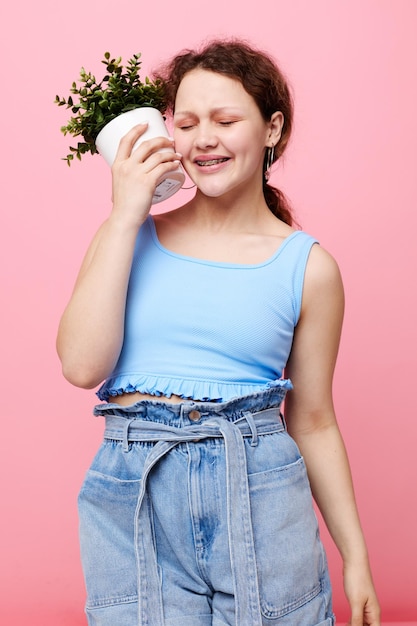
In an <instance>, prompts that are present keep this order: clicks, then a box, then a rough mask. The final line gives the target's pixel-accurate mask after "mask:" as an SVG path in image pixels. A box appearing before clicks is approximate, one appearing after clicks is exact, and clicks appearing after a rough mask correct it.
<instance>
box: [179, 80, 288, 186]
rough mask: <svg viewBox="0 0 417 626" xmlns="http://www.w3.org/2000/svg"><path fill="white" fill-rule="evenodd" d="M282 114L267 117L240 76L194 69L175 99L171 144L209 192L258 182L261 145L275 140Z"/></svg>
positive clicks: (183, 82)
mask: <svg viewBox="0 0 417 626" xmlns="http://www.w3.org/2000/svg"><path fill="white" fill-rule="evenodd" d="M281 127H282V114H281V113H276V114H274V115H273V116H272V118H271V121H270V122H268V123H267V122H265V120H264V119H263V117H262V116H261V113H260V111H259V109H258V107H257V105H256V103H255V101H254V99H253V98H252V96H250V95H249V94H248V93H247V92H246V91H245V89H244V88H243V86H242V84H241V83H240V81H238V80H235V79H233V78H229V77H227V76H224V75H222V74H217V73H215V72H211V71H207V70H201V69H196V70H192V71H191V72H189V73H188V74H186V75H185V76H184V78H183V80H182V81H181V83H180V86H179V88H178V92H177V97H176V100H175V113H174V139H175V149H176V150H177V151H178V152H180V153H181V154H182V155H183V159H182V164H183V166H184V167H185V169H186V171H187V173H188V175H189V176H190V178H191V179H192V180H193V181H194V183H195V184H196V185H197V187H198V188H199V190H200V191H201V192H202V193H204V194H205V195H206V196H209V197H220V196H222V195H224V194H225V193H228V192H231V191H233V190H234V191H236V192H237V191H242V190H247V189H249V190H251V189H255V188H258V187H259V186H262V166H263V160H264V154H265V147H266V146H270V145H272V143H273V144H276V143H277V142H278V140H279V136H280V132H281Z"/></svg>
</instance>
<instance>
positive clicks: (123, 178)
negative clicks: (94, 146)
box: [112, 124, 181, 227]
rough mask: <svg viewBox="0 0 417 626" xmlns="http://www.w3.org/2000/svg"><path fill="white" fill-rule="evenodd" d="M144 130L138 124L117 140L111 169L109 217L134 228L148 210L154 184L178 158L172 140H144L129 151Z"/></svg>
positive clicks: (139, 224)
mask: <svg viewBox="0 0 417 626" xmlns="http://www.w3.org/2000/svg"><path fill="white" fill-rule="evenodd" d="M146 129H147V124H139V125H138V126H135V127H134V128H132V130H131V131H129V132H128V133H127V134H126V135H125V136H124V137H123V138H122V139H121V141H120V144H119V149H118V151H117V154H116V158H115V161H114V163H113V166H112V176H113V214H117V215H119V216H122V217H123V219H126V220H127V221H129V222H131V223H132V224H133V225H135V226H137V227H140V226H141V224H142V223H143V222H144V221H145V219H146V217H147V215H148V213H149V211H150V208H151V205H152V197H153V194H154V192H155V189H156V187H157V185H158V184H159V183H160V182H161V181H162V180H163V178H164V176H165V175H166V173H167V172H169V171H173V170H175V169H176V168H177V167H178V164H179V162H180V159H181V155H180V154H178V153H176V152H174V150H173V148H174V145H173V140H172V139H169V138H166V137H156V138H154V139H148V140H147V141H144V142H143V143H141V144H140V146H139V147H138V148H136V149H135V150H133V147H134V145H135V143H136V141H137V140H138V139H139V137H141V135H143V133H144V132H145V131H146ZM167 148H170V149H168V150H167ZM161 149H162V151H160V150H161Z"/></svg>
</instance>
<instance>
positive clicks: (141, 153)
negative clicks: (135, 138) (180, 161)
mask: <svg viewBox="0 0 417 626" xmlns="http://www.w3.org/2000/svg"><path fill="white" fill-rule="evenodd" d="M160 151H164V152H167V153H168V154H171V155H172V154H174V140H173V139H171V138H168V137H154V138H153V139H147V140H145V141H143V142H141V143H140V145H139V146H138V147H137V148H135V149H134V150H133V153H132V158H133V159H134V160H135V161H137V162H138V163H141V162H142V163H143V162H145V161H146V160H147V159H149V158H150V157H151V156H152V155H153V154H160Z"/></svg>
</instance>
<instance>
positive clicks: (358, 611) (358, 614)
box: [349, 605, 363, 626]
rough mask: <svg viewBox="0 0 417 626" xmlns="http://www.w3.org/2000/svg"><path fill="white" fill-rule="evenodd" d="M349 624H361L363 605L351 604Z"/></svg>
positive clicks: (355, 625)
mask: <svg viewBox="0 0 417 626" xmlns="http://www.w3.org/2000/svg"><path fill="white" fill-rule="evenodd" d="M349 625H350V626H363V607H362V606H361V605H354V606H352V615H351V618H350V622H349Z"/></svg>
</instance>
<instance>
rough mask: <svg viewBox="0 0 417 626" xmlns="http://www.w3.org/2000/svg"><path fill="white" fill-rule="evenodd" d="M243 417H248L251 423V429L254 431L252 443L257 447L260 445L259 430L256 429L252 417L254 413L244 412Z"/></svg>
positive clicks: (248, 421)
mask: <svg viewBox="0 0 417 626" xmlns="http://www.w3.org/2000/svg"><path fill="white" fill-rule="evenodd" d="M243 417H244V418H245V419H246V421H247V423H248V424H249V428H250V431H251V433H252V439H251V440H250V445H251V446H252V447H253V448H255V447H256V446H257V445H258V431H257V430H256V424H255V420H254V419H253V417H252V413H249V412H248V411H247V412H246V413H244V414H243Z"/></svg>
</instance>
